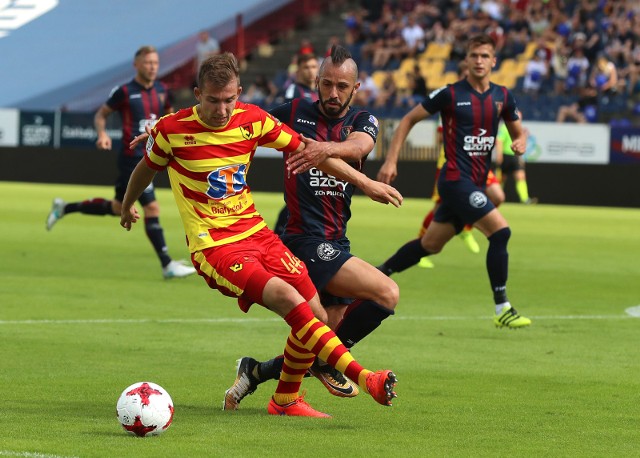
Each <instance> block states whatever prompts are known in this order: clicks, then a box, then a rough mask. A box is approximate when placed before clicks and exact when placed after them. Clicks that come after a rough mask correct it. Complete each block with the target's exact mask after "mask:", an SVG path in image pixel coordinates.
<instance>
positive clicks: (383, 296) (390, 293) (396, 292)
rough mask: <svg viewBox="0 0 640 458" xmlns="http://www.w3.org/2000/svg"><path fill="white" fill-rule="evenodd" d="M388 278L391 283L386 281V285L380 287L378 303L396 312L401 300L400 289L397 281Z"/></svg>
mask: <svg viewBox="0 0 640 458" xmlns="http://www.w3.org/2000/svg"><path fill="white" fill-rule="evenodd" d="M386 278H387V280H389V281H385V282H384V284H382V285H381V286H380V288H379V289H380V291H379V293H378V295H377V296H378V297H377V298H376V302H377V303H378V304H380V305H381V306H383V307H384V308H386V309H389V310H395V308H396V305H398V301H399V300H400V288H399V287H398V284H397V283H396V282H395V281H393V280H391V279H390V278H389V277H386Z"/></svg>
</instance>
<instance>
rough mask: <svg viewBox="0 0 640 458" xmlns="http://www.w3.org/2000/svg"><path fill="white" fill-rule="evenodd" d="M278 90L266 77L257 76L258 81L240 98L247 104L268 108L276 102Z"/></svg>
mask: <svg viewBox="0 0 640 458" xmlns="http://www.w3.org/2000/svg"><path fill="white" fill-rule="evenodd" d="M277 94H278V88H277V87H276V86H275V84H273V82H272V81H270V80H269V79H268V78H267V77H266V76H264V75H258V76H256V79H255V80H254V82H253V83H251V85H250V86H249V88H248V89H247V92H244V93H243V94H242V95H241V96H240V100H241V101H243V102H245V103H252V104H254V105H259V106H261V107H268V106H269V105H271V104H272V103H273V101H274V100H275V97H276V95H277Z"/></svg>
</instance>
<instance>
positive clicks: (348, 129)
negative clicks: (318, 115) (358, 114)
mask: <svg viewBox="0 0 640 458" xmlns="http://www.w3.org/2000/svg"><path fill="white" fill-rule="evenodd" d="M352 131H353V126H343V127H342V129H341V130H340V136H341V137H342V138H347V137H348V136H349V134H350V133H351V132H352Z"/></svg>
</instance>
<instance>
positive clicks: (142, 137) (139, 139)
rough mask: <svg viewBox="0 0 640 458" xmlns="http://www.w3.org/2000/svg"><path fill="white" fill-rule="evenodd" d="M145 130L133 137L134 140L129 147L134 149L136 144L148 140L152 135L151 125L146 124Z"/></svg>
mask: <svg viewBox="0 0 640 458" xmlns="http://www.w3.org/2000/svg"><path fill="white" fill-rule="evenodd" d="M144 130H145V132H144V133H143V134H140V135H138V136H136V137H133V140H131V142H130V143H129V148H130V149H134V148H135V147H136V145H138V144H139V143H142V142H146V141H147V138H149V136H150V135H151V127H150V126H149V125H146V126H144Z"/></svg>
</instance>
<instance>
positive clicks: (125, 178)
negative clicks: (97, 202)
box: [115, 169, 156, 207]
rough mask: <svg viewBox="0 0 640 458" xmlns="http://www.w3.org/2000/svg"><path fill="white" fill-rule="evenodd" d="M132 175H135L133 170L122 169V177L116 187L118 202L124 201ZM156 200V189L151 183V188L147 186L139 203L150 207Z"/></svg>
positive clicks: (120, 176) (117, 181)
mask: <svg viewBox="0 0 640 458" xmlns="http://www.w3.org/2000/svg"><path fill="white" fill-rule="evenodd" d="M132 173H133V169H131V170H129V169H120V175H119V176H118V179H117V180H116V186H115V188H116V195H115V199H116V200H117V201H118V202H122V201H123V200H124V193H125V192H126V190H127V185H128V184H129V178H131V174H132ZM155 200H156V193H155V188H154V187H153V182H151V184H149V186H147V187H146V188H145V190H144V191H142V194H141V195H140V197H139V198H138V202H140V205H142V206H143V207H144V206H145V205H148V204H150V203H151V202H155Z"/></svg>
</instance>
